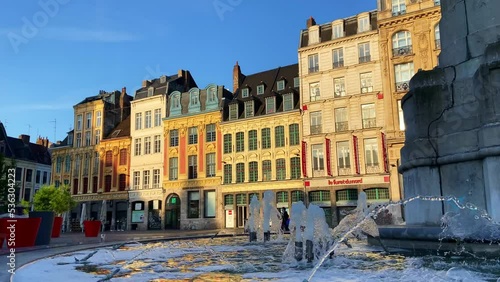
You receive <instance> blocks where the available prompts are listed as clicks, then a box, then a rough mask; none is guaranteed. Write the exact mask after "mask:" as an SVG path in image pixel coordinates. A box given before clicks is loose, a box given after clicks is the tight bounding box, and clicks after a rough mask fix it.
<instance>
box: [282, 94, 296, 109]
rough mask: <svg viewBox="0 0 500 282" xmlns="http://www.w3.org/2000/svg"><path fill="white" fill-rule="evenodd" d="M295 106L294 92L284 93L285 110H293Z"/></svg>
mask: <svg viewBox="0 0 500 282" xmlns="http://www.w3.org/2000/svg"><path fill="white" fill-rule="evenodd" d="M293 108H294V104H293V94H292V93H288V94H284V95H283V111H284V112H286V111H291V110H293Z"/></svg>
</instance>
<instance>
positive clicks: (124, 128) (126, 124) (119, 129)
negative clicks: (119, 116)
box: [104, 115, 130, 140]
mask: <svg viewBox="0 0 500 282" xmlns="http://www.w3.org/2000/svg"><path fill="white" fill-rule="evenodd" d="M123 137H130V115H129V116H128V117H127V118H125V119H124V120H123V121H122V122H120V123H119V124H118V125H117V126H116V127H115V128H114V129H113V130H111V133H110V134H108V136H106V137H105V138H104V139H105V140H107V139H114V138H123Z"/></svg>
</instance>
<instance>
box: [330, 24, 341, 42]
mask: <svg viewBox="0 0 500 282" xmlns="http://www.w3.org/2000/svg"><path fill="white" fill-rule="evenodd" d="M340 37H344V24H343V23H342V24H336V25H334V26H333V30H332V39H336V38H340Z"/></svg>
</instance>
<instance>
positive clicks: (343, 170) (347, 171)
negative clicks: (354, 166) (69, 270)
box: [339, 167, 351, 175]
mask: <svg viewBox="0 0 500 282" xmlns="http://www.w3.org/2000/svg"><path fill="white" fill-rule="evenodd" d="M339 175H351V168H350V167H339Z"/></svg>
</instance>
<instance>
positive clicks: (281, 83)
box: [276, 79, 285, 91]
mask: <svg viewBox="0 0 500 282" xmlns="http://www.w3.org/2000/svg"><path fill="white" fill-rule="evenodd" d="M276 88H277V90H278V91H280V90H283V89H285V80H284V79H282V80H279V81H278V83H277V85H276Z"/></svg>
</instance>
